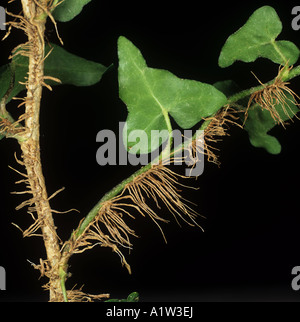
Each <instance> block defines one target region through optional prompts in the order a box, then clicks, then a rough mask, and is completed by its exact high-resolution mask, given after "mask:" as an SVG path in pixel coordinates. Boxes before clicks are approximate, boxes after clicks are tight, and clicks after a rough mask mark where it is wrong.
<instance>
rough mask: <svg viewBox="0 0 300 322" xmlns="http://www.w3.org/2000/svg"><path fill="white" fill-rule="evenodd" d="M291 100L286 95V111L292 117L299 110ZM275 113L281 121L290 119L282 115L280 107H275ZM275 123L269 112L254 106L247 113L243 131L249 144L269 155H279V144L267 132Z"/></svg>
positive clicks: (290, 97)
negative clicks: (246, 133)
mask: <svg viewBox="0 0 300 322" xmlns="http://www.w3.org/2000/svg"><path fill="white" fill-rule="evenodd" d="M292 101H293V98H292V96H291V95H290V94H286V110H287V111H288V113H289V114H290V116H292V114H296V113H297V112H298V111H299V108H298V107H297V106H296V105H295V104H294V103H292ZM275 108H276V110H277V112H278V113H279V115H280V118H281V119H282V121H287V120H289V119H290V117H289V116H288V115H287V114H286V113H284V111H283V109H282V106H281V105H277V106H276V107H275ZM276 125H277V123H276V122H275V120H274V119H273V118H272V116H271V114H270V112H269V111H268V110H266V109H261V108H260V106H258V105H254V106H253V107H252V108H251V109H250V110H249V113H248V118H247V121H246V123H245V130H246V131H247V132H248V135H249V140H250V143H251V144H252V145H253V146H254V147H257V148H264V149H265V150H266V151H267V152H269V153H270V154H279V153H280V152H281V144H280V143H279V141H278V140H277V139H276V138H275V137H274V136H272V135H270V134H268V132H269V131H270V130H271V129H273V128H274V127H275V126H276Z"/></svg>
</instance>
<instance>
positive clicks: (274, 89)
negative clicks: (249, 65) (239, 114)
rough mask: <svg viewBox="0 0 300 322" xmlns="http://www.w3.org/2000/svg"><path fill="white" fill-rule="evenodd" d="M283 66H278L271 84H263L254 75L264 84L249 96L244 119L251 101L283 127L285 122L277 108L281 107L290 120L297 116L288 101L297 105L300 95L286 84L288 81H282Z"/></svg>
mask: <svg viewBox="0 0 300 322" xmlns="http://www.w3.org/2000/svg"><path fill="white" fill-rule="evenodd" d="M285 68H286V66H284V67H282V68H280V69H279V72H278V75H277V77H276V78H275V81H274V83H273V84H271V85H267V86H266V85H265V84H263V83H262V82H261V81H260V80H259V79H258V78H257V77H256V76H255V75H254V76H255V77H256V79H257V80H258V81H259V83H260V84H261V85H263V86H264V88H263V89H262V90H260V91H257V92H255V93H253V94H252V95H251V96H250V99H249V102H248V106H247V110H246V113H245V121H246V119H247V116H248V110H249V108H250V106H251V104H252V103H253V102H254V103H255V104H258V105H259V106H260V107H261V108H262V109H263V110H267V111H268V112H269V113H270V115H271V117H272V118H273V120H274V121H275V122H276V123H277V124H281V125H282V126H283V127H285V123H284V121H283V120H282V118H281V116H280V113H279V110H278V109H279V108H281V110H282V112H283V113H284V114H285V115H286V116H287V117H288V118H289V119H290V120H292V118H293V117H294V116H296V117H297V115H296V114H295V113H294V111H293V110H292V109H291V107H290V105H289V103H292V104H293V105H296V106H299V104H298V103H297V99H300V97H299V96H298V95H297V94H296V93H295V92H294V91H292V90H291V89H290V88H289V87H288V85H289V83H288V82H284V81H282V78H281V75H282V72H283V70H284V69H285ZM290 69H292V67H290V68H289V70H290ZM288 94H289V95H290V97H288V96H287V95H288ZM297 118H298V117H297ZM244 123H245V122H244Z"/></svg>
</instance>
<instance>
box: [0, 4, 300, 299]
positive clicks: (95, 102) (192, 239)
mask: <svg viewBox="0 0 300 322" xmlns="http://www.w3.org/2000/svg"><path fill="white" fill-rule="evenodd" d="M1 4H2V2H1ZM265 4H269V5H271V6H273V7H274V8H275V9H276V11H277V12H278V14H279V16H280V18H281V20H282V22H283V26H284V29H283V32H282V34H281V35H280V39H286V40H291V41H293V42H295V43H296V44H297V45H298V46H300V43H299V40H298V39H299V35H300V31H298V32H297V31H294V30H292V28H291V21H292V18H293V17H292V15H291V11H292V8H293V7H294V6H295V5H297V3H296V2H287V1H285V2H282V1H280V2H279V1H277V2H275V1H269V2H268V1H261V2H260V1H256V2H253V1H251V2H245V1H240V2H233V1H226V2H222V3H220V2H219V1H211V2H206V3H205V4H204V2H196V1H185V2H184V3H180V2H170V1H165V2H162V1H160V2H156V1H151V2H139V3H136V2H129V3H126V4H124V3H122V4H119V3H115V2H109V3H107V2H102V1H96V0H94V1H92V2H91V3H90V4H89V5H87V6H86V7H85V9H84V11H83V13H82V14H81V15H80V16H78V17H77V18H76V19H74V20H73V21H71V22H69V23H66V24H62V23H59V24H58V27H59V31H60V35H61V36H62V38H63V40H64V43H65V49H67V50H68V51H70V52H72V53H74V54H77V55H79V56H82V57H84V58H87V59H90V60H94V61H97V62H100V63H102V64H104V65H106V66H108V65H110V64H111V63H113V64H114V66H115V68H114V69H112V70H111V71H109V72H108V73H107V74H106V75H104V77H103V79H102V80H101V82H100V83H99V84H97V85H95V86H92V87H88V88H75V87H72V86H61V87H55V88H54V90H53V92H52V93H51V92H49V91H48V90H47V89H45V91H44V94H43V101H42V110H41V153H42V162H43V167H44V173H45V178H46V182H47V187H48V192H49V194H52V193H53V192H55V191H56V190H58V189H59V188H61V187H66V190H65V191H64V192H62V193H61V194H59V195H58V196H57V197H56V198H55V199H53V201H52V203H51V204H52V207H53V208H54V209H57V210H67V209H70V208H76V209H78V210H80V214H76V213H71V214H65V215H55V223H56V225H57V227H58V233H59V236H60V237H61V238H62V239H63V240H66V239H67V238H68V237H69V235H70V233H71V231H72V229H73V228H75V227H76V226H77V224H78V222H79V221H80V219H81V218H82V217H83V216H84V215H85V214H86V213H87V212H88V211H89V210H90V209H91V208H92V207H93V206H94V204H95V203H96V202H97V201H98V200H99V199H100V197H101V196H102V195H103V194H104V193H105V192H107V191H108V190H110V189H111V188H112V187H114V186H115V185H116V184H117V183H118V182H120V181H121V180H122V179H124V178H126V177H127V176H128V175H130V174H131V173H133V172H134V171H135V168H133V167H131V166H119V167H116V166H107V167H100V166H99V165H98V164H97V163H96V151H97V149H98V148H99V146H100V145H99V143H98V144H97V143H96V134H97V133H98V131H100V130H102V129H111V130H114V131H117V129H118V123H119V122H120V121H125V120H126V106H125V105H124V104H123V103H122V102H121V101H120V100H119V98H118V82H117V69H116V67H117V64H118V61H117V39H118V37H119V36H120V35H123V36H126V37H127V38H128V39H130V40H131V41H132V42H133V43H134V44H135V45H136V46H137V47H138V48H139V49H140V50H141V52H142V53H143V55H144V57H145V59H146V61H147V63H148V65H149V66H150V67H154V68H163V69H167V70H170V71H171V72H173V73H174V74H175V75H177V76H178V77H181V78H189V79H195V80H199V81H202V82H206V83H214V82H216V81H219V80H226V79H234V80H235V81H236V82H237V83H238V84H240V86H241V87H242V88H249V87H250V86H254V85H257V81H256V79H255V78H254V77H253V76H252V74H251V71H253V72H254V73H255V74H256V75H257V76H258V77H259V78H260V79H261V80H262V81H268V80H270V79H272V78H273V77H274V76H275V75H276V73H277V69H278V67H277V66H276V65H274V64H272V63H270V62H269V61H267V60H263V59H259V60H258V61H257V62H256V63H253V64H244V63H240V62H239V63H236V64H235V65H234V66H232V67H229V68H226V69H221V68H219V67H218V64H217V62H218V56H219V53H220V50H221V48H222V46H223V44H224V42H225V40H226V39H227V37H228V36H229V35H230V34H232V33H233V32H234V31H236V30H237V29H238V28H239V27H241V26H242V25H243V24H244V23H245V22H246V20H247V19H248V17H249V16H250V15H251V14H252V12H253V11H254V10H255V9H257V8H259V7H260V6H262V5H265ZM2 5H4V6H5V3H4V2H3V4H2ZM17 7H18V5H17V4H14V5H10V7H9V8H11V11H14V12H18V10H17ZM48 30H49V31H48V33H47V36H48V38H49V40H50V41H52V42H56V43H58V41H57V39H56V37H55V30H54V28H53V25H51V24H50V23H49V24H48ZM1 33H2V34H3V35H4V32H1ZM23 40H24V37H22V34H21V33H20V32H14V33H12V35H11V36H10V38H9V39H8V40H6V41H5V42H2V43H1V62H2V64H5V63H6V62H7V58H6V57H8V55H9V52H10V50H11V49H12V48H13V47H14V46H15V45H17V44H19V43H20V41H23ZM292 88H293V90H294V91H296V92H298V93H300V86H299V79H295V80H293V82H292ZM14 108H15V107H14V106H13V105H12V107H11V110H12V111H13V109H14ZM12 113H13V112H12ZM272 133H273V134H274V135H276V136H277V137H278V138H279V140H280V142H281V143H282V146H283V148H282V153H281V154H280V155H277V156H273V155H269V154H267V152H265V151H264V150H262V149H255V148H253V147H252V146H251V145H250V143H249V140H248V138H247V135H246V133H245V132H244V131H242V130H240V129H238V128H232V129H231V131H230V134H231V136H229V137H226V138H225V139H224V140H223V142H222V143H220V144H219V145H218V147H219V148H220V149H221V151H220V152H219V155H220V160H221V162H222V164H221V167H220V168H218V167H217V166H215V165H213V164H209V163H206V164H205V171H204V174H203V175H202V176H201V177H200V178H199V179H198V180H197V181H193V182H190V183H192V184H193V185H194V186H196V187H199V188H200V189H199V190H198V191H194V190H188V189H187V190H185V191H184V192H183V194H184V196H185V197H187V198H189V200H191V201H193V202H194V203H197V205H198V206H197V207H196V210H197V211H198V212H199V213H200V214H201V215H203V216H205V217H206V219H203V218H201V217H200V218H199V223H200V224H201V225H202V227H203V228H204V229H205V232H204V233H203V232H202V231H201V230H200V229H198V228H192V227H189V226H187V225H185V224H183V225H182V228H180V227H178V226H177V224H176V223H175V222H174V221H172V222H171V223H170V224H169V225H163V229H164V232H165V235H166V237H167V240H168V244H165V243H164V241H163V238H162V236H161V234H160V232H159V230H158V229H157V228H156V226H155V225H154V224H153V222H152V221H151V220H150V219H143V218H141V217H140V216H137V219H136V220H135V221H134V222H130V224H131V226H132V227H133V228H134V229H135V230H136V232H137V234H138V235H139V236H141V237H140V238H139V239H136V240H134V249H133V251H132V252H131V253H130V255H128V254H127V253H126V250H125V254H126V255H127V260H128V262H129V263H130V264H131V267H132V271H133V274H132V275H131V276H129V275H128V273H127V271H126V270H125V268H122V267H121V265H120V260H119V258H118V256H117V255H116V254H113V253H112V252H111V250H110V249H104V248H95V249H94V250H92V251H90V252H87V253H85V254H82V255H77V256H74V257H73V258H72V259H71V262H70V264H71V268H70V271H71V273H72V274H73V275H72V277H71V278H70V279H69V281H68V287H69V288H71V287H73V286H74V285H75V284H77V285H78V286H81V285H83V284H84V285H85V288H84V289H85V290H86V291H87V292H90V293H102V292H104V293H107V292H108V293H111V294H112V297H115V298H124V297H126V296H127V295H128V294H129V293H130V292H132V291H138V292H139V293H140V296H141V300H142V301H289V300H293V301H295V300H296V301H297V300H299V298H300V293H299V292H298V293H297V292H295V291H293V290H292V288H291V280H292V278H293V277H292V275H291V270H292V268H293V267H294V266H299V265H300V257H299V243H300V237H299V236H300V234H299V224H300V215H299V211H298V202H299V194H298V190H299V189H298V182H299V179H300V178H299V177H300V175H299V172H298V169H299V165H298V164H299V157H298V156H299V153H298V150H299V145H300V144H299V140H298V137H299V135H300V126H299V121H297V120H296V121H295V123H292V124H291V125H289V126H288V127H287V129H286V130H284V129H283V128H280V127H277V128H275V129H274V130H272ZM0 149H1V154H0V155H1V158H0V228H1V229H0V266H3V267H5V269H6V272H7V291H1V292H0V298H1V300H2V301H46V300H47V296H48V295H47V293H46V292H45V291H43V290H42V289H41V285H43V283H45V282H46V280H43V279H41V280H40V281H38V277H39V272H38V271H34V270H33V269H32V267H31V266H30V264H29V263H28V262H27V261H26V260H27V259H29V260H30V261H32V262H35V263H38V262H39V258H40V257H42V258H44V257H45V252H44V249H43V244H42V240H41V239H39V238H31V239H25V240H23V239H22V236H21V233H20V231H18V230H17V229H16V228H15V227H14V226H12V225H11V222H14V223H16V224H18V225H19V226H21V227H23V228H26V227H28V226H29V225H30V223H31V219H30V216H29V215H27V214H26V211H25V210H21V211H19V212H16V211H15V210H14V208H15V207H16V206H17V205H18V204H19V203H21V202H22V201H23V200H24V199H23V198H22V197H20V196H15V195H11V194H10V192H11V191H15V190H16V189H19V187H16V186H15V184H14V182H15V181H17V180H20V179H21V178H20V176H19V175H17V174H16V173H14V172H13V171H12V170H10V169H8V165H11V166H13V167H16V168H18V169H19V170H21V169H20V167H19V166H18V165H16V162H15V160H14V151H17V154H18V155H19V156H20V151H19V148H18V146H17V144H16V143H15V142H14V141H12V140H2V141H1V142H0ZM162 215H164V216H165V217H167V218H169V219H171V216H170V215H169V214H168V213H167V212H166V213H165V214H162Z"/></svg>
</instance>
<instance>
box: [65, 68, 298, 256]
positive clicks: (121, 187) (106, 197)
mask: <svg viewBox="0 0 300 322" xmlns="http://www.w3.org/2000/svg"><path fill="white" fill-rule="evenodd" d="M299 75H300V66H297V67H295V68H294V69H292V70H291V71H290V72H289V73H288V75H287V76H286V77H285V79H284V81H288V80H291V79H292V78H294V77H297V76H299ZM275 80H276V78H274V79H273V80H271V81H270V82H268V83H266V84H264V85H259V86H256V87H252V88H250V89H247V90H243V91H241V92H239V93H237V94H234V95H232V96H230V97H229V98H228V101H227V104H228V105H230V104H234V103H236V102H238V101H239V100H241V99H243V98H246V97H248V96H250V95H252V94H253V93H255V92H257V91H260V90H263V89H264V88H265V86H268V85H272V84H273V83H274V82H275ZM211 121H212V120H211V119H209V120H206V121H204V122H203V123H202V124H201V127H200V128H199V130H200V131H201V130H202V131H204V130H205V129H206V128H207V127H208V126H209V124H210V122H211ZM195 135H196V134H195ZM195 135H194V136H193V137H192V139H190V140H191V141H192V140H194V139H195ZM185 144H187V142H185ZM175 149H178V147H176V148H174V150H175ZM174 150H173V151H174ZM151 166H152V163H149V164H148V165H146V166H144V167H142V168H141V169H139V170H138V171H136V172H135V173H134V174H133V175H131V176H130V177H128V178H127V179H125V180H123V181H122V182H121V183H120V184H118V185H117V186H116V187H114V188H113V189H112V190H110V191H109V192H108V193H106V194H105V195H104V196H103V197H102V198H101V200H100V201H99V202H98V203H97V204H96V205H95V206H94V208H93V209H92V210H91V211H90V212H89V213H88V215H87V216H86V217H85V219H84V221H83V222H82V223H81V224H80V226H79V227H78V228H77V230H76V231H75V236H76V239H77V238H79V237H80V236H81V235H82V234H83V233H84V231H85V229H86V228H87V227H88V225H89V224H90V223H91V222H92V221H93V220H94V219H95V217H96V216H97V214H98V213H99V210H100V209H101V207H102V205H103V203H104V202H106V201H108V200H110V199H112V198H114V197H115V196H117V195H118V194H120V193H121V192H122V191H123V190H124V188H125V186H126V185H127V184H129V183H131V182H132V181H133V180H134V179H135V178H136V177H137V176H139V175H141V174H142V173H145V172H146V171H148V170H149V169H150V168H151ZM66 251H68V250H66Z"/></svg>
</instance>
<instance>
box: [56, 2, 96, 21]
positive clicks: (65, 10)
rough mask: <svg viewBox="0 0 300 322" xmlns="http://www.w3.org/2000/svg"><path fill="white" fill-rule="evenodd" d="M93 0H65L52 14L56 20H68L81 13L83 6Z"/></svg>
mask: <svg viewBox="0 0 300 322" xmlns="http://www.w3.org/2000/svg"><path fill="white" fill-rule="evenodd" d="M91 1H92V0H64V1H63V2H62V3H61V4H59V5H58V6H57V7H56V8H55V9H54V11H53V13H52V15H53V17H54V19H55V20H57V21H60V22H67V21H70V20H72V19H73V18H75V17H76V16H77V15H79V14H80V12H81V11H82V9H83V7H84V6H85V5H86V4H88V3H89V2H91Z"/></svg>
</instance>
